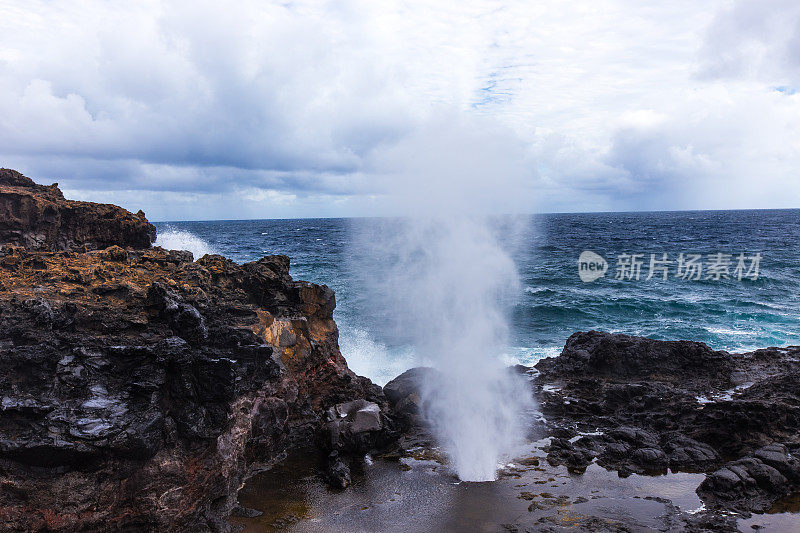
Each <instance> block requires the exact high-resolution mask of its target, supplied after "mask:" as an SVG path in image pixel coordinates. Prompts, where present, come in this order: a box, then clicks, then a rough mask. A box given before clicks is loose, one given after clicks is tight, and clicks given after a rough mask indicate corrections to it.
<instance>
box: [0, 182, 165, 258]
mask: <svg viewBox="0 0 800 533" xmlns="http://www.w3.org/2000/svg"><path fill="white" fill-rule="evenodd" d="M57 185H58V184H53V185H50V186H45V185H38V184H36V183H34V181H33V180H32V179H30V178H28V177H26V176H23V175H22V174H20V173H19V172H17V171H15V170H11V169H7V168H0V243H4V244H5V245H9V244H10V245H18V246H23V247H25V248H27V249H29V250H47V251H56V250H79V251H83V250H85V249H89V250H96V249H102V248H107V247H109V246H112V245H117V246H120V247H125V248H127V247H130V248H148V247H149V246H150V244H151V243H152V242H153V241H154V240H155V238H156V228H155V226H153V225H152V224H150V223H149V222H148V221H147V219H146V218H145V216H144V213H142V212H141V211H139V212H138V213H137V214H133V213H131V212H129V211H126V210H125V209H122V208H121V207H117V206H115V205H111V204H96V203H93V202H78V201H74V200H66V199H65V198H64V195H63V194H61V191H60V190H59V189H58V186H57Z"/></svg>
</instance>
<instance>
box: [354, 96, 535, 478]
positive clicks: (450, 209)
mask: <svg viewBox="0 0 800 533" xmlns="http://www.w3.org/2000/svg"><path fill="white" fill-rule="evenodd" d="M527 158H528V152H527V148H526V147H525V146H524V145H523V144H522V143H521V142H520V141H519V138H518V137H517V136H516V134H515V133H514V132H512V131H510V130H508V129H506V128H504V127H503V126H500V125H499V124H498V123H497V122H496V121H493V120H491V119H488V118H485V117H479V116H466V115H465V114H463V113H460V112H458V111H456V112H453V113H447V112H443V113H441V114H439V115H436V116H433V117H432V118H431V119H430V120H428V121H426V122H425V123H424V124H421V125H420V127H419V128H418V130H416V131H415V132H413V133H410V134H409V135H406V136H404V137H403V139H402V140H400V141H398V142H395V143H386V144H385V145H382V146H381V147H380V148H378V149H376V150H375V151H374V152H373V153H372V154H371V155H370V159H369V161H368V167H369V168H368V170H369V171H370V172H371V173H372V174H373V175H374V176H376V178H375V179H376V182H378V183H377V184H376V186H377V187H379V188H380V189H381V190H382V193H383V194H384V195H385V198H387V199H388V208H389V209H390V210H391V211H392V212H394V213H396V214H398V215H400V217H399V218H396V219H383V221H370V222H369V224H366V226H367V231H366V232H365V233H364V235H362V236H361V237H362V238H360V239H355V241H356V242H357V243H358V244H359V246H360V247H363V248H364V249H365V250H368V251H369V253H371V254H372V255H373V257H372V258H370V257H367V258H366V259H365V260H364V261H363V264H362V265H361V269H362V270H363V271H364V272H366V273H367V274H366V276H365V277H366V278H368V279H371V280H372V283H368V284H366V286H367V288H368V290H370V293H371V294H372V295H373V296H372V300H373V302H374V306H375V307H376V310H375V316H385V317H388V320H385V322H387V323H388V325H389V326H391V330H390V331H389V332H387V335H388V336H391V338H393V339H394V340H400V339H403V340H405V342H408V343H409V344H411V345H412V346H413V347H414V349H415V356H416V360H417V361H418V362H419V363H420V364H430V365H432V366H434V367H436V368H438V369H439V370H440V371H441V372H440V373H441V376H442V379H441V380H436V382H430V383H427V384H425V386H424V387H423V391H422V392H423V396H424V398H423V401H424V404H425V405H426V413H425V414H426V415H427V417H428V418H429V420H430V421H431V422H432V424H433V427H434V428H435V430H436V432H437V436H438V438H439V441H440V443H441V444H442V445H443V446H444V448H445V449H446V451H447V452H448V454H449V458H450V462H451V465H452V466H453V469H454V470H455V472H456V473H457V475H458V476H459V477H460V478H461V479H462V480H475V481H483V480H491V479H495V476H496V471H497V467H498V461H499V460H500V459H501V458H502V457H503V456H504V455H506V454H508V453H510V452H511V451H512V449H513V445H514V444H515V443H516V442H517V441H519V440H521V438H522V436H523V432H524V428H525V418H524V417H525V414H526V412H527V409H528V408H529V407H530V406H531V405H532V400H531V393H530V389H529V387H527V386H526V384H524V383H522V384H521V381H522V380H521V379H520V378H519V377H518V376H516V375H514V374H513V373H512V372H510V371H509V370H508V369H507V368H506V367H505V365H504V364H503V362H502V357H501V356H502V354H503V353H504V352H505V351H506V349H507V346H508V322H507V317H508V312H509V310H510V307H511V306H512V305H513V304H514V302H515V301H516V299H517V298H518V297H519V296H520V295H522V294H524V293H523V291H522V287H521V284H520V281H519V277H518V273H517V268H516V266H515V264H514V261H513V259H512V257H513V255H512V252H513V251H514V245H516V244H519V237H520V236H521V235H525V234H526V231H525V228H524V227H523V226H525V225H526V224H527V220H528V219H527V218H523V217H519V218H517V217H513V216H505V217H497V216H494V215H497V214H498V213H509V212H511V213H521V212H524V211H525V210H529V209H531V208H532V201H531V194H532V190H531V188H530V183H531V181H532V180H531V178H532V171H531V170H530V169H531V168H532V165H531V164H530V163H531V162H530V161H528V159H527ZM367 255H369V254H367Z"/></svg>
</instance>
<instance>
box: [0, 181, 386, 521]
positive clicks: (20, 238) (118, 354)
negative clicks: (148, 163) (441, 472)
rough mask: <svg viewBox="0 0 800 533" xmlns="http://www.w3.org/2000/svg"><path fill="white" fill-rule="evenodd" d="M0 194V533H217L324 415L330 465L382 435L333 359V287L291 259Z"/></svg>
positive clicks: (350, 376)
mask: <svg viewBox="0 0 800 533" xmlns="http://www.w3.org/2000/svg"><path fill="white" fill-rule="evenodd" d="M0 183H1V185H0V204H1V205H2V206H4V207H2V209H5V210H6V211H5V214H4V216H3V217H2V218H0V226H2V230H1V231H0V237H5V238H6V239H7V242H6V243H5V245H4V246H3V247H2V251H1V252H0V530H2V531H44V530H46V531H65V532H66V531H81V530H92V531H95V530H113V531H118V530H130V531H189V530H191V531H227V530H228V529H229V524H228V520H227V518H228V515H229V514H230V512H231V511H232V510H233V509H234V508H235V506H236V494H237V491H238V490H239V488H240V486H241V484H242V481H243V480H244V479H245V478H246V477H247V476H248V475H249V474H250V473H252V472H254V471H256V470H258V469H262V468H267V467H269V466H270V465H272V464H274V463H276V462H277V461H280V460H282V458H283V457H284V455H285V453H286V451H287V450H293V451H295V452H296V451H298V450H308V453H311V454H322V453H323V452H324V453H328V452H329V451H330V448H329V447H327V446H321V445H320V443H321V442H322V441H324V440H325V438H326V436H328V435H329V433H328V431H327V429H326V427H327V426H326V424H327V423H328V422H329V419H328V417H327V412H328V409H329V408H331V407H333V406H337V405H339V407H337V408H339V409H345V416H344V417H341V420H342V421H347V424H346V425H343V426H342V428H341V429H342V431H341V434H342V435H345V436H346V437H347V439H349V441H347V442H348V443H347V444H342V445H341V446H339V447H338V448H337V452H338V453H340V454H341V455H342V456H344V457H345V458H346V457H347V454H348V453H352V452H354V451H355V447H354V445H353V444H352V443H353V442H359V443H360V444H361V446H362V447H367V446H369V445H371V444H372V443H375V442H377V441H378V440H379V439H380V438H383V435H384V434H387V431H388V426H390V425H391V423H390V421H389V420H388V419H386V418H385V415H384V414H383V412H384V410H385V408H386V402H385V398H384V396H383V393H382V392H381V389H380V387H377V386H375V385H373V384H372V383H371V382H370V381H369V380H367V379H366V378H361V377H358V376H356V375H355V374H354V373H353V372H351V371H350V370H349V369H348V368H347V364H346V362H345V360H344V358H343V357H342V355H341V353H340V352H339V348H338V330H337V327H336V324H335V322H334V320H333V316H332V314H333V310H334V308H335V306H336V301H335V297H334V293H333V291H332V290H331V289H329V288H328V287H326V286H324V285H315V284H312V283H307V282H303V281H295V280H293V279H292V278H291V276H290V275H289V258H287V257H285V256H268V257H264V258H262V259H260V260H258V261H254V262H251V263H246V264H243V265H238V264H236V263H234V262H232V261H230V260H228V259H226V258H224V257H222V256H218V255H207V256H204V257H202V258H198V259H197V260H196V261H193V260H192V259H193V258H192V254H191V253H188V252H180V251H167V250H164V249H161V248H144V249H137V247H147V246H149V244H150V241H151V240H152V236H153V235H152V234H151V233H150V229H149V228H152V226H150V225H149V223H147V221H146V220H145V219H144V217H143V216H138V215H131V214H130V213H127V212H126V211H124V210H122V209H119V208H115V207H113V206H110V207H109V206H98V205H97V204H90V205H85V204H84V203H71V202H68V201H65V200H63V197H61V195H60V192H59V191H58V190H57V189H56V188H54V187H51V188H48V187H41V186H38V185H31V183H32V182H30V181H29V180H28V179H27V178H25V177H24V176H21V175H20V174H18V173H14V172H11V171H6V170H3V171H2V180H0ZM14 195H16V196H14ZM14 198H16V199H14ZM20 198H22V199H20ZM3 202H5V203H3ZM49 206H52V209H51V208H50V207H49ZM9 213H11V215H13V216H11V215H9ZM105 214H109V217H106V216H105ZM45 215H46V216H45ZM42 216H44V217H45V218H41V217H42ZM37 217H38V218H37ZM47 217H51V218H50V219H48V218H47ZM81 217H90V218H91V217H95V218H94V219H93V220H92V225H91V227H95V228H100V227H101V226H103V224H106V225H105V229H97V231H95V230H91V229H88V228H89V226H83V225H82V224H83V221H84V219H82V218H81ZM50 224H53V225H50ZM81 228H83V229H81ZM84 229H85V230H86V231H85V232H84V231H83V230H84ZM45 230H46V231H45ZM51 230H53V231H52V232H51ZM42 232H44V233H42ZM104 232H108V234H107V236H106V233H104ZM38 235H41V238H39V237H38ZM106 238H108V239H112V238H113V239H114V240H115V244H112V245H110V246H107V247H105V248H103V249H100V250H93V251H88V252H87V251H80V252H79V251H75V250H74V249H72V248H74V246H73V245H75V244H80V245H81V248H83V247H84V246H86V247H91V246H90V245H92V246H94V245H99V244H104V243H105V239H106ZM16 244H24V245H25V246H26V247H29V248H46V249H59V250H61V249H66V250H63V251H34V250H30V249H26V248H24V247H22V246H17V245H16ZM356 400H357V401H358V402H361V403H358V402H356V403H355V404H354V403H353V402H354V401H356ZM348 402H350V403H348ZM340 404H344V407H342V406H341V405H340ZM348 406H349V407H348ZM353 406H361V408H359V409H355V410H353V409H352V407H353ZM351 411H352V412H351ZM337 420H338V419H337ZM366 436H368V438H367V437H366ZM345 440H346V439H345ZM358 452H359V453H361V452H363V450H362V449H361V448H359V449H358Z"/></svg>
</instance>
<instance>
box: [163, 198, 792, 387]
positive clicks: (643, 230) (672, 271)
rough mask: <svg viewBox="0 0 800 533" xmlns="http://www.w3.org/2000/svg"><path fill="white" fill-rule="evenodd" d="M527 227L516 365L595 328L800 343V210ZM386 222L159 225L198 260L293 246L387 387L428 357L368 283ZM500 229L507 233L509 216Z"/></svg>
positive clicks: (636, 216) (367, 365)
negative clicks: (376, 300)
mask: <svg viewBox="0 0 800 533" xmlns="http://www.w3.org/2000/svg"><path fill="white" fill-rule="evenodd" d="M524 222H525V224H524V225H523V226H522V227H523V228H524V230H523V231H522V232H521V233H520V232H519V231H515V232H513V236H512V235H511V233H512V232H509V236H508V242H507V243H506V244H507V245H508V250H509V253H510V254H511V255H512V257H513V258H514V261H515V263H516V266H517V269H518V272H519V278H520V284H519V287H518V290H517V292H518V293H519V294H518V295H517V297H516V298H515V300H514V302H513V304H512V305H511V307H510V310H509V314H508V317H507V320H508V325H509V336H508V338H509V342H508V346H507V347H506V350H505V353H504V354H503V355H502V356H503V357H504V358H506V359H507V360H508V362H509V363H514V362H519V363H522V364H525V365H531V364H534V363H535V362H536V361H538V360H539V359H541V358H542V357H547V356H553V355H557V354H558V353H559V352H560V351H561V349H562V347H563V346H564V342H565V341H566V339H567V337H569V335H571V334H572V333H574V332H575V331H582V330H589V329H598V330H605V331H612V332H621V333H627V334H631V335H644V336H648V337H652V338H655V339H664V340H673V339H688V340H695V341H701V342H705V343H707V344H708V345H709V346H711V347H712V348H715V349H719V350H728V351H749V350H752V349H756V348H763V347H767V346H787V345H793V344H800V245H799V244H798V243H800V239H799V238H798V237H800V210H747V211H689V212H685V211H684V212H652V213H587V214H546V215H533V216H530V217H527V219H526V220H525V221H524ZM374 224H375V220H374V219H365V218H352V219H296V220H236V221H204V222H161V223H156V227H157V228H158V233H159V239H158V241H157V244H159V245H162V246H165V247H169V248H182V249H188V250H191V251H192V252H193V253H194V254H195V258H196V259H197V258H198V257H199V256H200V255H202V254H204V253H220V254H222V255H225V256H226V257H229V258H230V259H232V260H234V261H237V262H246V261H252V260H256V259H258V258H260V257H261V256H263V255H267V254H285V255H288V256H289V257H290V258H291V274H292V276H293V277H294V278H295V279H303V280H307V281H312V282H315V283H324V284H326V285H328V286H330V287H331V288H333V289H334V290H335V291H336V301H337V308H336V311H335V313H334V318H335V319H336V322H337V324H338V325H339V329H340V346H341V349H342V353H343V354H344V356H345V358H346V359H347V361H348V363H349V365H350V367H351V368H352V369H353V370H354V371H355V372H357V373H359V374H362V375H366V376H368V377H370V378H371V379H373V380H374V381H376V382H377V383H379V384H384V383H385V382H386V381H388V380H389V379H391V378H393V377H395V376H396V375H398V374H400V373H401V372H403V371H404V370H406V369H407V368H410V367H411V366H415V365H417V364H419V363H420V361H418V360H417V358H416V354H415V351H414V346H413V345H410V344H408V342H407V339H404V338H403V337H402V336H398V335H397V333H396V331H394V330H393V328H391V327H389V326H388V324H389V322H390V321H391V318H392V317H391V316H388V315H387V313H388V312H383V313H380V312H377V313H376V312H375V307H374V306H372V305H369V304H370V302H369V297H370V295H369V294H367V293H366V292H365V291H364V290H363V288H364V284H363V277H364V269H365V268H370V269H376V268H377V269H378V270H380V265H377V266H376V265H374V264H370V265H369V266H367V265H366V262H365V261H364V260H362V259H363V258H364V257H369V250H366V249H365V248H368V247H369V245H370V243H369V242H368V241H366V240H364V239H360V238H358V236H359V235H363V234H364V231H363V230H364V229H365V228H367V227H370V226H372V225H374ZM514 226H515V227H516V228H518V227H520V225H519V224H516V223H515V225H514ZM497 227H498V228H499V229H498V231H500V232H501V233H500V235H499V240H500V241H501V242H502V241H503V239H504V235H503V234H502V228H503V227H504V223H503V221H502V220H500V221H499V222H498V224H497ZM584 251H591V252H594V254H597V256H599V258H600V259H595V260H594V262H595V263H596V265H593V266H592V267H591V268H593V269H594V270H592V272H600V273H602V271H603V261H605V264H606V265H607V266H606V267H605V268H606V271H605V272H604V275H602V276H601V277H599V278H598V279H595V280H593V281H588V282H587V281H583V280H582V279H581V277H580V276H579V270H578V269H579V263H578V258H579V257H580V256H581V254H582V252H584ZM665 254H666V255H665ZM584 257H586V256H584ZM593 257H594V256H593ZM651 263H652V264H651ZM651 267H652V268H651ZM589 268H590V267H589V266H588V265H584V270H585V271H586V272H588V271H589ZM665 276H666V279H664V277H665ZM648 278H649V279H648ZM431 327H432V328H435V324H432V325H431Z"/></svg>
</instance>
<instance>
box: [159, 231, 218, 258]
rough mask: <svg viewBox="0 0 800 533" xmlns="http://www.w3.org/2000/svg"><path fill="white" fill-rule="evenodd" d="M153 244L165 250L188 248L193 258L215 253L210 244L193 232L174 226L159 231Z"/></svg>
mask: <svg viewBox="0 0 800 533" xmlns="http://www.w3.org/2000/svg"><path fill="white" fill-rule="evenodd" d="M154 245H155V246H160V247H162V248H166V249H167V250H188V251H190V252H192V257H194V259H200V258H201V257H203V256H204V255H206V254H215V253H217V252H216V250H214V248H212V246H211V245H210V244H208V243H207V242H206V241H204V240H203V239H201V238H200V237H198V236H197V235H195V234H194V233H191V232H188V231H185V230H179V229H174V228H167V229H165V230H164V231H159V232H158V236H157V237H156V242H155V243H154Z"/></svg>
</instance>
